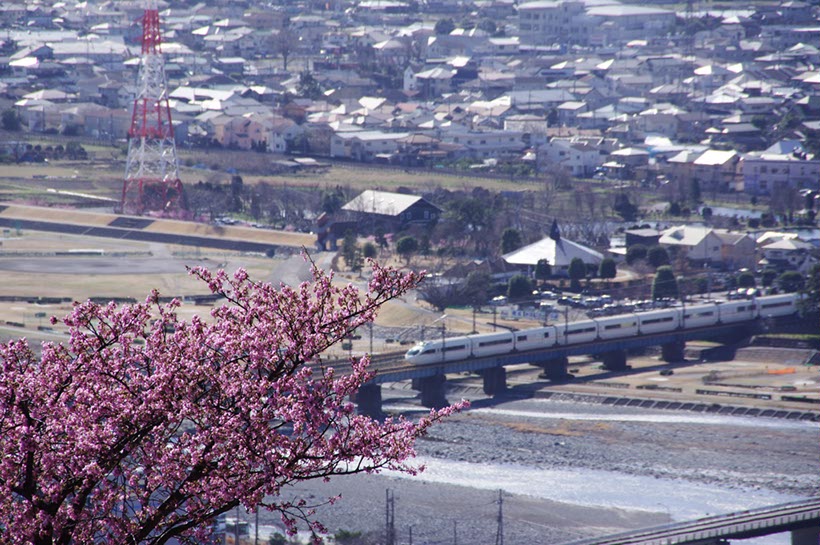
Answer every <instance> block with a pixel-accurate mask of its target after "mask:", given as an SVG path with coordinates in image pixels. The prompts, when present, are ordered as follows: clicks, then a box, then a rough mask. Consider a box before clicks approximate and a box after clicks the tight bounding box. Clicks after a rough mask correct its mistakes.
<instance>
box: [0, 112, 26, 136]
mask: <svg viewBox="0 0 820 545" xmlns="http://www.w3.org/2000/svg"><path fill="white" fill-rule="evenodd" d="M0 124H2V126H3V129H4V130H7V131H13V132H16V131H19V130H20V129H21V128H22V125H21V124H20V118H19V117H18V116H17V112H16V111H14V110H4V111H3V114H2V116H1V117H0Z"/></svg>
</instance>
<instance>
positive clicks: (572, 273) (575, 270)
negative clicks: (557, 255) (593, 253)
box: [568, 257, 587, 290]
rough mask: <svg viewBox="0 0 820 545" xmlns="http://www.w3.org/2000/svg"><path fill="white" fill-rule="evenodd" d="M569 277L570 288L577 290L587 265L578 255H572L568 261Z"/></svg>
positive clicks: (585, 273) (585, 272) (584, 275)
mask: <svg viewBox="0 0 820 545" xmlns="http://www.w3.org/2000/svg"><path fill="white" fill-rule="evenodd" d="M568 273H569V279H570V281H571V283H572V288H573V289H575V290H577V289H579V288H580V287H581V280H582V279H583V278H585V277H586V275H587V266H586V264H585V263H584V260H583V259H581V258H580V257H573V258H572V261H570V262H569V271H568Z"/></svg>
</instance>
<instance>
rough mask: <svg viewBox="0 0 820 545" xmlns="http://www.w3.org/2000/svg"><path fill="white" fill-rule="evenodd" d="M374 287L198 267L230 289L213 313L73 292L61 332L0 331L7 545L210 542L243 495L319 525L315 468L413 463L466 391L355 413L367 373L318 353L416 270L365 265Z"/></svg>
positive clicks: (288, 520)
mask: <svg viewBox="0 0 820 545" xmlns="http://www.w3.org/2000/svg"><path fill="white" fill-rule="evenodd" d="M371 266H372V276H371V280H370V282H369V286H368V289H367V291H366V292H365V293H362V292H360V290H358V289H357V288H355V287H354V286H352V285H347V286H344V287H338V286H335V285H334V284H333V283H332V274H326V273H324V272H323V271H321V270H319V269H318V268H317V267H316V266H315V265H314V266H313V281H312V282H305V283H303V284H301V285H300V286H298V287H297V288H291V287H288V286H284V285H283V286H280V287H279V288H274V287H273V286H271V285H270V284H266V283H259V282H254V281H252V280H251V279H250V278H249V277H248V275H247V273H246V272H245V271H244V270H239V271H237V272H236V273H234V274H233V275H228V274H226V273H225V272H224V271H218V272H215V273H212V272H210V271H208V270H206V269H202V268H197V269H193V270H192V271H191V274H193V275H195V276H197V277H198V278H200V279H202V280H203V281H204V282H205V283H207V285H208V286H209V288H210V290H211V291H212V292H213V293H215V294H220V295H222V296H224V297H225V298H226V300H227V303H226V304H224V305H223V306H220V307H218V308H215V309H214V310H213V311H212V319H211V320H203V319H201V318H199V317H194V318H193V319H191V320H190V322H186V321H182V320H180V319H178V317H177V314H176V312H177V309H178V308H179V306H180V303H179V302H178V301H176V300H174V301H172V302H171V303H169V304H165V305H162V304H160V303H159V294H158V293H157V292H156V291H155V292H153V293H152V294H151V295H150V296H149V297H148V298H147V299H146V300H145V302H144V303H140V304H134V305H123V306H117V305H115V304H114V303H110V304H108V305H102V306H101V305H97V304H94V303H91V302H85V303H75V306H74V308H73V311H72V313H71V314H70V315H68V316H67V317H65V318H64V319H63V322H64V323H65V325H66V326H68V328H69V334H70V336H69V339H68V341H67V342H66V343H64V344H63V343H47V344H43V346H42V350H41V354H40V355H39V356H38V355H37V354H35V352H34V351H33V350H32V349H31V348H30V346H29V345H28V343H27V342H26V340H25V339H22V340H16V341H13V342H9V343H7V344H3V345H0V358H1V361H0V366H2V367H0V542H2V543H12V544H24V543H26V544H28V543H31V544H46V543H48V544H52V543H64V544H77V543H101V542H103V543H122V544H129V543H134V544H136V543H157V544H159V543H166V542H167V541H168V540H170V539H171V538H176V539H178V540H182V541H188V540H195V539H196V540H201V539H205V538H207V536H208V535H209V532H210V531H211V529H212V527H213V522H214V520H215V518H216V517H217V516H218V515H220V514H223V513H226V512H228V511H230V510H231V509H233V508H235V507H236V506H238V505H242V506H244V507H246V508H248V509H253V508H256V507H260V508H263V509H265V508H266V509H269V510H272V511H277V512H279V513H280V514H281V516H282V520H283V522H284V523H285V524H286V526H287V528H288V529H289V530H290V531H291V532H293V531H295V529H296V525H297V523H298V522H299V521H304V522H305V523H306V524H308V525H309V527H310V528H311V529H312V530H314V531H316V532H321V531H322V530H323V528H322V526H321V524H319V523H318V522H317V521H315V520H314V519H313V517H312V515H313V512H312V510H311V506H310V505H308V503H307V502H306V501H304V500H299V501H285V500H283V498H282V496H281V495H280V492H281V491H282V489H283V487H286V486H287V485H289V484H291V483H294V482H298V481H302V480H306V479H316V478H321V479H327V478H330V477H334V476H337V475H345V474H352V473H357V472H363V471H366V472H369V471H378V470H379V469H383V468H390V469H396V470H400V471H406V472H409V473H415V472H416V471H418V469H419V468H418V467H416V466H414V465H413V464H412V463H411V462H410V461H409V460H410V458H411V457H412V456H413V455H414V450H413V444H414V440H415V439H416V438H418V437H419V436H421V435H422V434H424V433H425V431H426V430H427V429H428V428H429V426H430V425H431V424H433V423H434V422H436V421H438V420H440V419H441V418H443V417H444V416H446V415H449V414H451V413H452V412H453V411H456V410H459V409H460V408H462V407H463V406H464V405H465V403H461V404H457V405H455V406H452V407H449V408H446V409H443V410H441V411H431V413H430V415H429V416H428V417H427V418H423V419H421V420H419V421H417V422H411V421H408V420H405V419H403V418H395V419H394V418H389V419H387V420H385V421H383V422H379V421H376V420H373V419H371V418H369V417H366V416H363V415H358V414H356V412H355V410H354V406H353V405H352V403H350V401H349V396H350V395H351V394H354V393H355V392H356V391H357V389H358V388H359V387H360V386H361V385H362V384H363V383H364V382H366V381H367V380H369V379H370V378H371V377H372V374H371V372H370V371H369V370H368V364H369V360H368V358H367V357H364V358H361V359H358V360H354V361H352V362H351V363H352V365H351V371H349V372H348V371H345V373H344V374H342V373H337V372H334V369H332V368H330V367H326V366H324V365H323V364H322V361H321V354H322V353H323V352H324V351H325V350H327V349H328V348H329V347H330V346H331V345H333V344H335V343H337V342H339V341H340V340H341V339H344V338H345V337H346V336H347V335H348V334H350V333H351V332H352V331H354V330H355V329H356V328H357V327H359V326H361V325H363V324H366V323H368V322H371V321H372V320H373V319H374V318H375V316H376V312H377V310H378V308H379V307H380V306H381V305H382V304H384V303H385V302H387V301H389V300H391V299H393V298H396V297H399V296H401V295H402V294H404V293H405V292H406V291H407V290H408V289H411V288H413V287H414V286H415V285H417V283H418V282H419V281H420V279H421V277H422V275H421V274H417V273H401V272H399V271H396V270H394V269H390V268H383V267H380V266H378V265H377V264H375V263H371Z"/></svg>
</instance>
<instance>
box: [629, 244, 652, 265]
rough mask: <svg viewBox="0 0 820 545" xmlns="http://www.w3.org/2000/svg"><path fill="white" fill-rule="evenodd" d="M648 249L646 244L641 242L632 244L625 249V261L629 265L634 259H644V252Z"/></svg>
mask: <svg viewBox="0 0 820 545" xmlns="http://www.w3.org/2000/svg"><path fill="white" fill-rule="evenodd" d="M647 252H648V250H647V248H646V246H644V245H643V244H633V245H632V246H630V247H629V248H627V249H626V262H627V264H629V265H632V264H633V263H635V262H636V261H639V260H641V259H646V254H647Z"/></svg>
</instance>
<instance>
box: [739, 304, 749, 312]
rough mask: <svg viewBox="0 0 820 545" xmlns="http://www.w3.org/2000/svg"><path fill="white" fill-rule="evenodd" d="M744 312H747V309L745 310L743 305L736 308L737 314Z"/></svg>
mask: <svg viewBox="0 0 820 545" xmlns="http://www.w3.org/2000/svg"><path fill="white" fill-rule="evenodd" d="M744 310H747V308H746V307H745V306H743V305H741V306H739V307H737V311H738V312H742V311H744Z"/></svg>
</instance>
